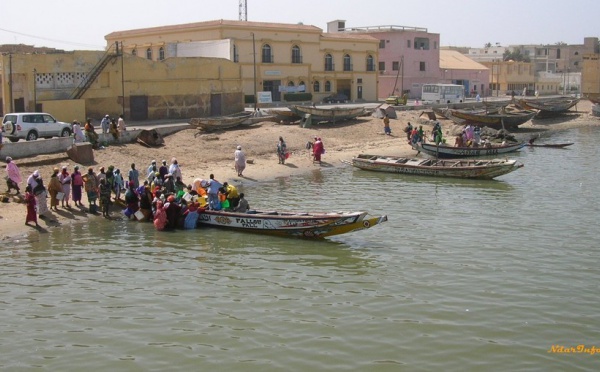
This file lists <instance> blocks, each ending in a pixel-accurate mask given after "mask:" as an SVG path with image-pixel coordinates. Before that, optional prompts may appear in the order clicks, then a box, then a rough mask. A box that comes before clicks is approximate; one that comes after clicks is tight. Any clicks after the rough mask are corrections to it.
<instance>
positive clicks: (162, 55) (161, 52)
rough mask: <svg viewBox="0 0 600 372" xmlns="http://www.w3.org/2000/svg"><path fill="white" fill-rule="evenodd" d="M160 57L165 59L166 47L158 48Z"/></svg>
mask: <svg viewBox="0 0 600 372" xmlns="http://www.w3.org/2000/svg"><path fill="white" fill-rule="evenodd" d="M158 59H159V60H161V61H162V60H163V59H165V48H163V47H160V49H159V50H158Z"/></svg>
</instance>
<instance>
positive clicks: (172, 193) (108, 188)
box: [6, 156, 250, 230]
mask: <svg viewBox="0 0 600 372" xmlns="http://www.w3.org/2000/svg"><path fill="white" fill-rule="evenodd" d="M6 163H7V165H6V172H7V186H8V188H9V190H8V192H9V193H10V192H11V190H13V189H14V190H15V191H16V194H20V193H21V189H20V185H19V184H20V183H21V182H22V181H23V179H22V176H21V172H20V170H19V167H18V166H17V165H16V164H15V162H14V161H13V159H12V158H11V157H10V156H9V157H6ZM242 170H243V169H242ZM240 172H241V171H240ZM182 179H183V175H182V172H181V167H180V166H179V163H178V161H177V159H175V158H173V159H172V160H171V163H170V164H167V161H166V160H163V161H162V162H161V164H160V165H158V164H157V162H156V160H153V161H152V162H151V164H150V165H149V166H148V168H147V169H145V170H144V171H143V172H140V170H138V169H137V168H136V164H135V163H131V165H130V169H129V170H128V171H127V173H126V174H125V172H121V170H120V169H119V168H115V167H114V166H113V165H110V166H108V167H106V168H105V167H104V166H101V167H100V168H98V171H96V169H95V168H94V167H88V169H87V172H85V173H82V172H81V171H80V169H79V166H78V165H75V166H74V167H73V169H72V172H71V171H70V169H69V167H68V166H62V168H61V169H58V168H54V169H53V172H52V174H51V175H50V177H49V181H48V183H47V185H46V184H45V182H44V178H43V177H42V174H41V173H40V171H39V170H35V171H34V172H32V173H31V175H29V176H28V177H27V180H26V187H25V195H24V201H25V205H26V211H27V212H26V216H25V224H26V225H29V223H34V224H35V226H39V224H38V218H41V219H45V218H47V213H48V211H52V210H53V211H58V210H59V209H58V208H59V206H60V207H62V208H63V209H67V210H69V209H71V208H72V206H71V201H72V202H73V204H74V205H75V207H78V208H80V209H86V207H85V206H84V205H83V204H82V196H83V193H84V192H85V194H86V197H87V201H88V206H87V211H88V212H89V213H92V214H96V213H98V212H101V213H102V215H103V216H104V217H107V218H108V217H110V216H111V209H112V208H111V206H113V205H114V204H118V205H121V206H122V207H121V208H120V209H121V210H122V213H123V214H124V215H125V216H126V218H128V219H136V220H139V221H152V222H153V223H154V225H155V227H156V228H157V229H158V230H164V229H169V228H186V229H191V228H195V227H196V223H197V221H198V214H199V213H201V212H203V211H205V210H227V211H235V212H240V213H245V212H247V211H249V209H250V206H249V203H248V201H247V200H246V199H245V197H244V193H239V192H238V190H237V188H236V187H235V186H234V185H230V184H228V183H227V182H223V183H221V182H219V181H218V180H216V179H215V177H214V175H213V174H211V175H210V177H209V179H208V180H203V179H195V180H194V182H193V183H191V184H188V185H186V184H185V183H184V182H183V181H182ZM48 199H50V200H49V202H50V207H49V208H48ZM123 207H124V208H123Z"/></svg>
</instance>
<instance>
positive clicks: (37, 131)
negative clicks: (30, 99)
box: [2, 112, 72, 142]
mask: <svg viewBox="0 0 600 372" xmlns="http://www.w3.org/2000/svg"><path fill="white" fill-rule="evenodd" d="M2 124H3V125H4V136H5V137H6V138H8V139H9V140H10V141H11V142H17V141H18V140H19V139H25V140H27V141H35V140H36V139H38V138H52V137H69V136H70V135H71V132H72V129H71V124H69V123H63V122H60V121H58V120H56V119H55V118H54V117H53V116H52V115H50V114H46V113H44V112H19V113H14V114H6V115H4V118H3V119H2Z"/></svg>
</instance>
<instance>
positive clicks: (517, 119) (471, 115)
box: [449, 110, 537, 130]
mask: <svg viewBox="0 0 600 372" xmlns="http://www.w3.org/2000/svg"><path fill="white" fill-rule="evenodd" d="M536 114H537V111H524V112H513V113H505V114H500V113H497V114H490V113H487V114H486V113H476V112H466V111H461V110H451V111H450V113H449V115H450V116H452V117H456V118H458V119H460V120H461V121H462V123H466V122H468V123H471V124H475V125H479V126H487V127H490V128H492V129H497V130H500V129H517V128H518V127H519V125H521V124H524V123H526V122H528V121H529V120H531V119H533V117H534V116H535V115H536ZM462 123H461V124H462Z"/></svg>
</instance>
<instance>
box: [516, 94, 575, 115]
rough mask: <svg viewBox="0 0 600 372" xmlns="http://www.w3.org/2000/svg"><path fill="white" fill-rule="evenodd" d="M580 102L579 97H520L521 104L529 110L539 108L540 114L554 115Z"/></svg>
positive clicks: (519, 102)
mask: <svg viewBox="0 0 600 372" xmlns="http://www.w3.org/2000/svg"><path fill="white" fill-rule="evenodd" d="M578 102H579V98H573V97H556V98H538V99H520V100H519V101H518V104H519V106H521V107H522V108H524V109H528V110H539V113H538V116H553V115H558V114H561V113H564V112H566V111H569V109H571V107H573V106H575V105H576V104H577V103H578Z"/></svg>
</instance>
